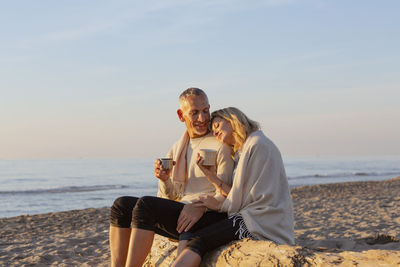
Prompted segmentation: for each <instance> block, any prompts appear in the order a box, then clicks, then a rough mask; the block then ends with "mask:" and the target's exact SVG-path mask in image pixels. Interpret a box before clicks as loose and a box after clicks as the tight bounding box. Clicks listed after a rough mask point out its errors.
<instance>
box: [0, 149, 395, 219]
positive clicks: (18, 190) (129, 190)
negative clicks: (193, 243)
mask: <svg viewBox="0 0 400 267" xmlns="http://www.w3.org/2000/svg"><path fill="white" fill-rule="evenodd" d="M153 161H154V160H153V159H124V160H116V159H115V160H112V159H96V160H90V159H74V160H0V202H1V203H2V204H1V207H0V218H3V217H12V216H18V215H23V214H39V213H46V212H57V211H65V210H72V209H84V208H100V207H106V206H111V205H112V203H113V201H114V199H115V198H117V197H119V196H123V195H130V196H144V195H155V194H156V192H157V179H156V178H155V177H154V176H153ZM284 163H285V168H286V173H287V177H288V181H289V185H290V186H291V187H298V186H303V185H314V184H325V183H339V182H350V181H378V180H385V179H389V178H394V177H397V176H400V156H388V157H358V158H356V157H314V158H313V157H291V158H284Z"/></svg>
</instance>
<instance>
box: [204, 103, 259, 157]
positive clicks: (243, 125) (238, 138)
mask: <svg viewBox="0 0 400 267" xmlns="http://www.w3.org/2000/svg"><path fill="white" fill-rule="evenodd" d="M215 118H222V119H224V120H227V121H228V122H229V123H230V124H231V126H232V130H233V131H232V136H233V139H234V140H235V144H234V145H233V152H236V151H238V150H240V149H241V148H242V146H243V144H244V141H246V138H247V136H249V134H251V133H252V132H254V131H257V130H260V124H259V123H258V122H256V121H253V120H251V119H249V118H248V117H247V116H246V115H245V114H244V113H243V112H242V111H240V110H239V109H238V108H234V107H228V108H223V109H219V110H216V111H214V112H213V113H211V125H212V122H213V120H214V119H215Z"/></svg>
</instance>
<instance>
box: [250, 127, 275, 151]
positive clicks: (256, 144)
mask: <svg viewBox="0 0 400 267" xmlns="http://www.w3.org/2000/svg"><path fill="white" fill-rule="evenodd" d="M244 147H245V148H247V149H250V150H255V149H257V148H260V149H261V150H263V151H265V150H266V151H270V152H271V151H274V150H277V151H279V150H278V148H277V147H276V145H275V144H274V143H273V142H272V141H271V140H270V139H269V138H268V137H267V136H265V134H264V133H263V132H262V131H261V130H257V131H254V132H252V133H251V134H250V135H249V136H248V137H247V139H246V142H245V146H244Z"/></svg>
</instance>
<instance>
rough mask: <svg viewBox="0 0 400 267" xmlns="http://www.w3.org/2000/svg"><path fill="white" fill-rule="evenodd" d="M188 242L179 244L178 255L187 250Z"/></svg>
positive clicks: (182, 241) (184, 241)
mask: <svg viewBox="0 0 400 267" xmlns="http://www.w3.org/2000/svg"><path fill="white" fill-rule="evenodd" d="M187 242H188V241H187V240H180V241H179V243H178V255H179V254H181V252H182V251H183V250H184V249H185V248H186V244H187Z"/></svg>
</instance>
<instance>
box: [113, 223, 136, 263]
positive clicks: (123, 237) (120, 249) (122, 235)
mask: <svg viewBox="0 0 400 267" xmlns="http://www.w3.org/2000/svg"><path fill="white" fill-rule="evenodd" d="M130 237H131V229H130V228H120V227H115V226H110V254H111V267H124V266H125V262H126V255H127V253H128V247H129V239H130Z"/></svg>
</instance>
